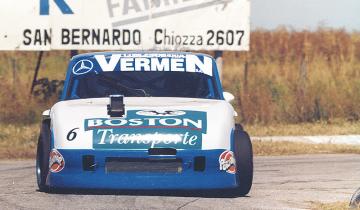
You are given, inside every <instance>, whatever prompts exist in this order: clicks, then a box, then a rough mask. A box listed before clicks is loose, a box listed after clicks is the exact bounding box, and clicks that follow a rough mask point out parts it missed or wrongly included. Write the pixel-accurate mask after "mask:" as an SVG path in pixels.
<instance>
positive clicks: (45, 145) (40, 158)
mask: <svg viewBox="0 0 360 210" xmlns="http://www.w3.org/2000/svg"><path fill="white" fill-rule="evenodd" d="M49 154H50V120H44V121H43V122H42V126H41V131H40V136H39V140H38V145H37V152H36V180H37V184H38V187H39V191H41V192H49V187H48V186H47V185H46V179H47V176H48V173H49Z"/></svg>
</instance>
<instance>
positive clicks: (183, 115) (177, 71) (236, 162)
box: [36, 52, 253, 195]
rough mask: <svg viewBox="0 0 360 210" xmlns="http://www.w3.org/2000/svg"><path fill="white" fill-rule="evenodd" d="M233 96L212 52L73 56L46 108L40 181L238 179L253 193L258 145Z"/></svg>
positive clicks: (235, 182)
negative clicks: (238, 120)
mask: <svg viewBox="0 0 360 210" xmlns="http://www.w3.org/2000/svg"><path fill="white" fill-rule="evenodd" d="M224 96H225V98H224ZM232 99H233V96H232V95H231V94H230V93H224V92H223V90H222V87H221V83H220V79H219V75H218V70H217V67H216V63H215V61H214V59H213V58H212V57H210V56H208V55H204V54H192V53H177V52H106V53H90V54H82V55H78V56H75V57H73V58H72V60H71V62H70V64H69V68H68V72H67V76H66V80H65V85H64V89H63V92H62V96H61V98H60V101H59V102H57V103H56V104H55V105H54V106H53V107H51V109H50V110H47V111H44V113H43V121H42V128H41V133H40V137H39V142H38V147H37V159H36V163H37V164H36V174H37V183H38V186H39V189H40V190H41V191H48V190H49V189H59V188H61V189H64V188H65V189H67V188H76V189H117V190H119V189H187V190H188V189H233V190H235V191H236V192H237V193H238V194H239V195H246V194H247V193H248V192H249V191H250V188H251V185H252V178H253V154H252V146H251V141H250V138H249V136H248V134H247V133H246V132H245V131H243V129H242V127H241V126H240V125H236V124H235V121H234V116H235V114H236V112H235V111H234V109H233V107H232V106H231V104H230V103H229V102H230V100H232Z"/></svg>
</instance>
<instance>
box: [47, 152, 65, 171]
mask: <svg viewBox="0 0 360 210" xmlns="http://www.w3.org/2000/svg"><path fill="white" fill-rule="evenodd" d="M64 167H65V160H64V157H63V156H62V155H61V154H60V152H59V151H57V150H56V149H52V150H51V152H50V156H49V169H50V171H51V172H52V173H58V172H60V171H61V170H63V169H64Z"/></svg>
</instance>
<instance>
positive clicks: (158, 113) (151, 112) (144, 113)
mask: <svg viewBox="0 0 360 210" xmlns="http://www.w3.org/2000/svg"><path fill="white" fill-rule="evenodd" d="M136 114H137V115H142V116H167V117H173V116H181V115H184V114H186V112H184V111H155V110H144V111H138V112H136Z"/></svg>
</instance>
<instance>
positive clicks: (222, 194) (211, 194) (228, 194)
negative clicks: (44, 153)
mask: <svg viewBox="0 0 360 210" xmlns="http://www.w3.org/2000/svg"><path fill="white" fill-rule="evenodd" d="M49 193H51V194H73V195H128V196H171V197H202V198H237V197H249V196H241V195H239V194H238V193H237V192H235V191H234V190H228V189H225V190H100V189H86V190H85V189H50V190H49Z"/></svg>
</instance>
